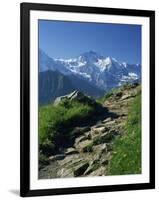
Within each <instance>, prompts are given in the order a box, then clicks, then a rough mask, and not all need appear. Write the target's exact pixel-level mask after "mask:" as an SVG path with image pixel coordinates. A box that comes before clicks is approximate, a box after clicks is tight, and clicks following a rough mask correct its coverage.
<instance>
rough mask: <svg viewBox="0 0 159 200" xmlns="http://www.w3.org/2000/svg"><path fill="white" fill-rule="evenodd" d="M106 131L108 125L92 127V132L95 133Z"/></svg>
mask: <svg viewBox="0 0 159 200" xmlns="http://www.w3.org/2000/svg"><path fill="white" fill-rule="evenodd" d="M105 131H106V127H105V126H101V127H92V128H91V133H92V134H93V135H94V134H101V133H104V132H105Z"/></svg>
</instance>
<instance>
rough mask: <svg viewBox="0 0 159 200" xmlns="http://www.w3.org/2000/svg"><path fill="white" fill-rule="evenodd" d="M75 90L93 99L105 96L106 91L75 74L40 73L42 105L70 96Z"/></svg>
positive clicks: (40, 100)
mask: <svg viewBox="0 0 159 200" xmlns="http://www.w3.org/2000/svg"><path fill="white" fill-rule="evenodd" d="M73 90H78V91H81V92H83V93H85V94H87V95H89V96H93V97H100V96H102V95H103V94H104V91H102V90H100V89H99V88H97V87H96V86H93V85H91V84H90V83H89V82H87V81H86V80H84V79H82V78H80V77H77V76H75V75H73V74H72V75H67V76H66V75H64V74H62V73H61V72H59V71H52V70H47V71H43V72H39V103H40V104H46V103H50V102H51V101H53V100H54V99H55V98H56V97H58V96H63V95H65V94H68V93H70V92H72V91H73Z"/></svg>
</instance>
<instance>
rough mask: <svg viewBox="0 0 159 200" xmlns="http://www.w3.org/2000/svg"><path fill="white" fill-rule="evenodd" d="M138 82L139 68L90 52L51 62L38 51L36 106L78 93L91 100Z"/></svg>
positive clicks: (136, 65) (135, 65)
mask: <svg viewBox="0 0 159 200" xmlns="http://www.w3.org/2000/svg"><path fill="white" fill-rule="evenodd" d="M140 80H141V65H140V64H128V63H125V62H123V63H121V62H118V61H117V60H116V59H115V58H112V57H104V56H101V55H99V54H98V53H96V52H94V51H89V52H85V53H83V54H81V55H80V56H79V57H77V58H73V59H53V58H50V57H49V56H48V55H47V54H46V53H45V52H43V51H42V50H39V103H40V104H45V103H49V102H51V101H53V100H54V99H55V98H56V97H58V96H62V95H65V94H68V93H69V92H72V91H73V90H79V91H81V92H84V93H85V94H87V95H90V96H93V97H100V96H102V95H103V94H104V93H105V92H106V91H109V90H110V89H112V88H114V87H119V86H121V85H122V84H124V83H126V82H139V81H140Z"/></svg>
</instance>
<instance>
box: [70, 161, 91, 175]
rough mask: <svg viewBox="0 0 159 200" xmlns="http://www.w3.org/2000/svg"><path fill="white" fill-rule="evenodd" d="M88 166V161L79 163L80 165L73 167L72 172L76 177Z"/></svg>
mask: <svg viewBox="0 0 159 200" xmlns="http://www.w3.org/2000/svg"><path fill="white" fill-rule="evenodd" d="M88 167H89V163H88V162H84V163H81V164H80V165H78V166H76V167H75V168H74V172H73V173H74V176H75V177H77V176H81V175H83V174H84V172H85V171H86V170H87V168H88Z"/></svg>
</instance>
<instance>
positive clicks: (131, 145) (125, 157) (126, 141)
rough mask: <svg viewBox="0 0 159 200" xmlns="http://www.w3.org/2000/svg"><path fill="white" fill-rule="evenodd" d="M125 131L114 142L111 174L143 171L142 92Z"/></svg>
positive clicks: (109, 172) (110, 166) (132, 107)
mask: <svg viewBox="0 0 159 200" xmlns="http://www.w3.org/2000/svg"><path fill="white" fill-rule="evenodd" d="M124 132H125V134H124V135H123V136H121V137H119V138H116V140H115V142H114V148H113V154H112V159H111V161H110V165H109V169H108V174H109V175H124V174H140V173H141V93H140V94H138V95H137V97H136V98H135V100H134V102H133V103H132V106H131V109H130V110H129V115H128V120H127V123H126V125H125V127H124Z"/></svg>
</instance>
